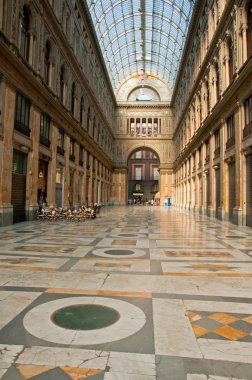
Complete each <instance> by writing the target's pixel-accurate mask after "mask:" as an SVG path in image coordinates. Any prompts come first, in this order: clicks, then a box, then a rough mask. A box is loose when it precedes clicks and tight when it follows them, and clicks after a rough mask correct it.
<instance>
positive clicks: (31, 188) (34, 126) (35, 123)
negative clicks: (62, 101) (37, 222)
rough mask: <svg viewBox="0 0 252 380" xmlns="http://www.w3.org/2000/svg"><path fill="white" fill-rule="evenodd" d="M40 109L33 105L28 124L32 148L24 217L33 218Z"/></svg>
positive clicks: (35, 203) (36, 203)
mask: <svg viewBox="0 0 252 380" xmlns="http://www.w3.org/2000/svg"><path fill="white" fill-rule="evenodd" d="M40 118H41V114H40V110H39V109H38V108H36V107H34V106H32V107H31V109H30V125H31V130H32V135H31V138H32V150H31V151H30V152H29V154H28V167H27V175H28V181H27V185H28V186H27V187H28V188H27V193H28V194H27V198H28V199H27V203H26V205H27V212H26V214H27V215H26V219H27V220H33V219H34V218H35V211H36V210H37V209H38V199H37V188H38V163H39V136H40Z"/></svg>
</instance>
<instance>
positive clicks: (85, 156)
mask: <svg viewBox="0 0 252 380" xmlns="http://www.w3.org/2000/svg"><path fill="white" fill-rule="evenodd" d="M83 162H84V164H83V165H84V166H83V169H84V172H83V177H82V188H81V200H82V203H83V204H85V203H86V198H87V193H86V187H87V151H86V150H85V149H84V150H83Z"/></svg>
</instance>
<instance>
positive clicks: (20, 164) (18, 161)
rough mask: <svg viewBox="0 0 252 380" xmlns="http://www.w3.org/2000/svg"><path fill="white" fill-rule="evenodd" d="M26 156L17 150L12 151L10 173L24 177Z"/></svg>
mask: <svg viewBox="0 0 252 380" xmlns="http://www.w3.org/2000/svg"><path fill="white" fill-rule="evenodd" d="M26 168H27V156H26V155H25V154H23V153H21V152H19V151H17V150H13V160H12V173H15V174H21V175H26Z"/></svg>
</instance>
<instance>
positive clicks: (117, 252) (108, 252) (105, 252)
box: [92, 247, 146, 258]
mask: <svg viewBox="0 0 252 380" xmlns="http://www.w3.org/2000/svg"><path fill="white" fill-rule="evenodd" d="M92 254H93V255H95V256H101V257H115V256H116V257H117V258H123V257H125V256H128V257H129V258H131V257H141V256H145V255H146V252H145V251H143V250H142V249H139V248H131V249H120V248H113V247H109V248H97V249H94V250H93V251H92Z"/></svg>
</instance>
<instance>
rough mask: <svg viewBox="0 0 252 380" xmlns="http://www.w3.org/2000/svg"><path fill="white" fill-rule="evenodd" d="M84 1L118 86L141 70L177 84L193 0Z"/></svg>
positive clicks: (171, 83)
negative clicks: (125, 78) (120, 82)
mask: <svg viewBox="0 0 252 380" xmlns="http://www.w3.org/2000/svg"><path fill="white" fill-rule="evenodd" d="M84 1H86V3H87V5H88V7H89V10H90V14H91V17H92V20H93V23H94V27H95V30H96V32H97V38H98V41H99V43H100V45H101V50H102V52H103V55H104V59H105V62H106V63H107V66H108V73H109V75H110V77H111V82H112V84H113V86H114V87H115V88H116V87H117V86H118V82H119V80H122V79H123V78H124V76H125V77H126V76H128V75H129V74H132V75H133V74H136V73H140V72H146V73H147V74H148V73H151V74H152V75H155V74H156V75H161V77H162V78H163V79H166V80H167V81H168V82H169V84H170V86H171V87H172V86H173V85H174V82H175V77H176V73H177V70H178V66H179V60H180V58H181V54H182V48H183V46H184V42H185V36H186V33H187V30H188V26H189V20H190V18H191V14H192V11H193V7H194V2H195V1H194V0H95V1H92V0H84ZM143 55H144V56H143ZM143 70H144V71H143Z"/></svg>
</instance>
